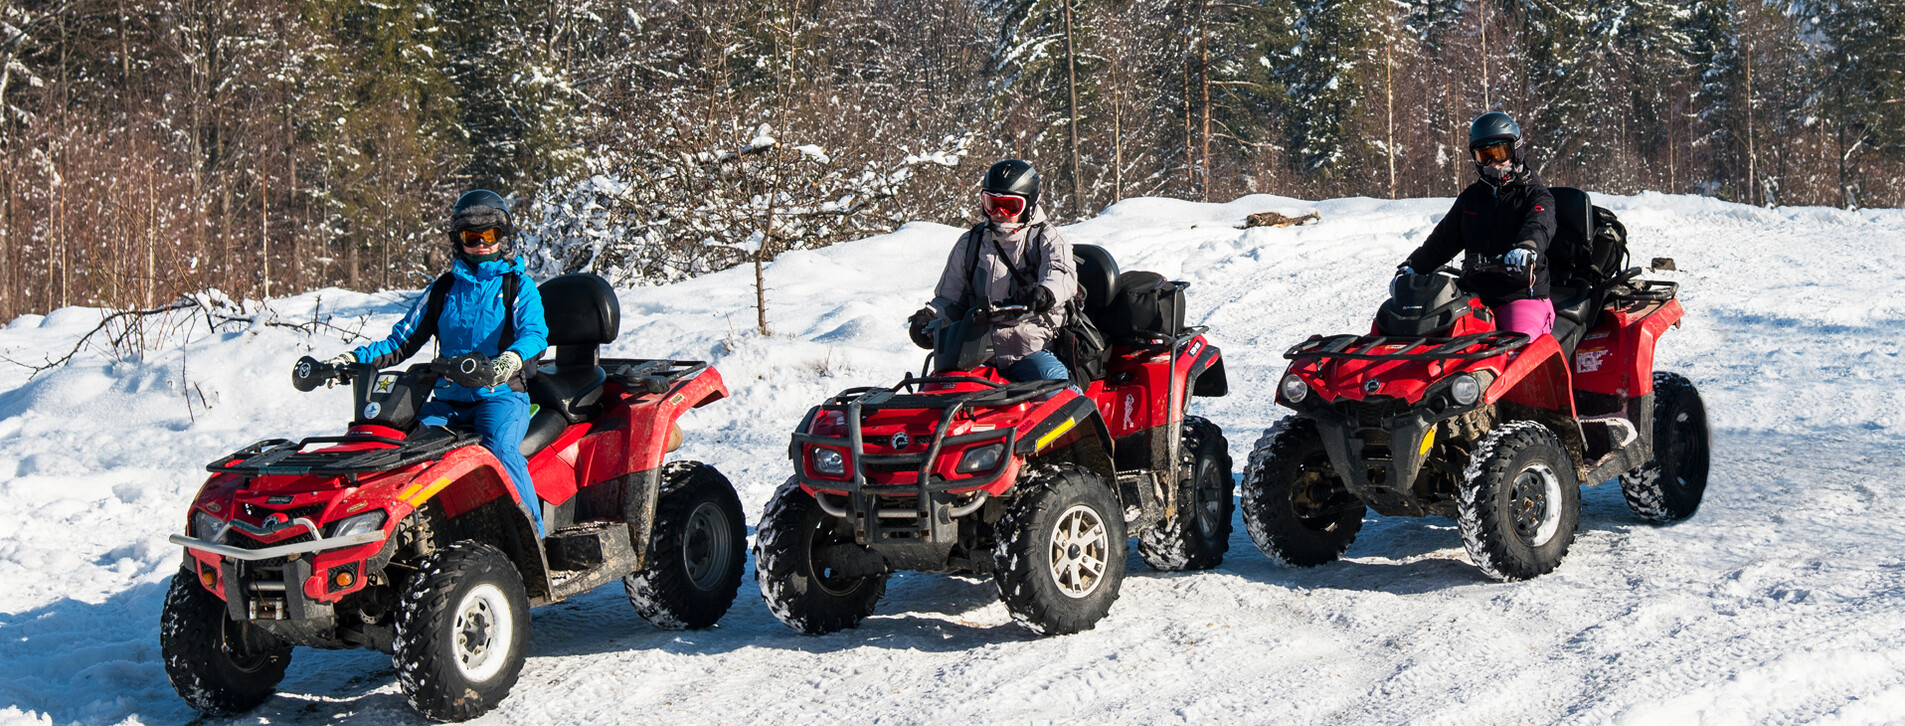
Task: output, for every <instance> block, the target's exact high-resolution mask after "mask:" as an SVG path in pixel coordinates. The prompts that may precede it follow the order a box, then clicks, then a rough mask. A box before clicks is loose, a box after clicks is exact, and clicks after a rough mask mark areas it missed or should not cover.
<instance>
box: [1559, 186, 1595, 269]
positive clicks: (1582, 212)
mask: <svg viewBox="0 0 1905 726" xmlns="http://www.w3.org/2000/svg"><path fill="white" fill-rule="evenodd" d="M1548 191H1549V192H1550V193H1552V194H1554V221H1555V230H1554V239H1553V240H1551V241H1549V243H1548V279H1550V280H1554V281H1556V282H1559V281H1562V280H1567V279H1569V278H1570V277H1572V276H1573V273H1574V268H1575V266H1576V265H1578V264H1581V258H1583V257H1585V256H1587V255H1589V254H1591V251H1592V249H1593V247H1591V246H1590V245H1591V242H1592V240H1593V239H1594V203H1593V202H1592V201H1590V200H1589V199H1588V193H1587V192H1584V191H1581V190H1579V189H1576V188H1574V187H1550V188H1549V189H1548Z"/></svg>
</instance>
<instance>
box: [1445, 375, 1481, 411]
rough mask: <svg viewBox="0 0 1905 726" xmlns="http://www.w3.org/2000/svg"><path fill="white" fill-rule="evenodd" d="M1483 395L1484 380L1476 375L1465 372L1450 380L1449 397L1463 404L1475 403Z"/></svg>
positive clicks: (1470, 404)
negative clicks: (1476, 378) (1478, 378)
mask: <svg viewBox="0 0 1905 726" xmlns="http://www.w3.org/2000/svg"><path fill="white" fill-rule="evenodd" d="M1481 397H1482V382H1481V381H1478V380H1475V376H1472V375H1469V374H1467V373H1463V374H1462V375H1459V376H1456V377H1455V379H1454V380H1452V381H1450V382H1449V398H1452V399H1455V402H1456V403H1457V404H1460V405H1463V406H1472V405H1475V402H1476V401H1478V400H1480V399H1481Z"/></svg>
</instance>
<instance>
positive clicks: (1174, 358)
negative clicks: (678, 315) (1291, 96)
mask: <svg viewBox="0 0 1905 726" xmlns="http://www.w3.org/2000/svg"><path fill="white" fill-rule="evenodd" d="M1074 250H1075V253H1076V256H1077V258H1078V269H1079V276H1080V283H1081V285H1082V286H1083V287H1084V289H1085V290H1086V298H1085V300H1086V305H1085V306H1084V308H1083V310H1084V312H1085V314H1086V315H1087V316H1089V317H1090V319H1092V320H1093V321H1094V323H1096V324H1097V325H1098V327H1099V328H1100V329H1101V330H1105V331H1106V332H1107V333H1109V334H1110V335H1109V337H1111V339H1112V340H1113V345H1112V346H1111V347H1110V350H1109V351H1108V352H1107V356H1108V360H1107V365H1106V366H1105V369H1104V370H1105V371H1106V375H1105V376H1104V378H1103V379H1102V380H1096V381H1090V382H1089V384H1088V385H1087V387H1086V388H1085V390H1084V392H1083V393H1080V392H1079V391H1078V389H1076V388H1074V387H1073V386H1072V384H1071V382H1070V381H1063V380H1054V381H1029V382H1020V383H1012V382H1008V381H1006V380H1005V379H1004V378H1002V377H1000V376H999V374H998V372H997V371H995V370H993V369H992V368H990V367H989V366H987V365H984V363H985V362H986V361H987V360H989V359H991V357H992V347H991V345H992V344H991V336H990V333H989V331H990V329H991V325H992V323H993V322H995V321H998V320H1005V319H1011V318H1015V317H1017V316H1021V315H1024V314H1025V312H1026V311H1025V309H1024V308H1023V307H1016V306H1014V307H1006V308H985V307H978V308H975V309H973V310H971V311H969V312H968V314H967V315H966V316H965V317H964V318H963V319H962V320H959V321H956V322H953V323H951V324H949V325H943V326H937V327H936V328H935V340H936V345H935V348H934V352H933V354H932V355H931V357H930V358H928V366H929V370H930V371H931V374H930V375H924V376H920V377H914V376H911V375H909V376H907V377H906V378H905V379H904V380H902V381H901V382H900V384H899V385H897V386H895V387H893V388H853V389H848V390H847V391H844V392H842V393H840V394H839V395H836V396H834V397H832V398H829V399H828V400H827V401H826V402H825V403H822V404H821V405H819V406H816V407H814V408H813V409H812V410H810V411H808V413H807V415H806V417H805V418H803V419H802V420H801V422H800V425H799V428H798V429H796V431H795V433H794V435H793V441H792V443H791V444H790V445H789V449H788V455H789V456H790V457H791V458H792V459H793V461H794V470H795V473H794V476H793V477H792V478H791V479H789V480H788V481H787V483H786V484H783V485H782V486H781V487H780V489H779V490H778V491H776V492H775V493H774V497H773V499H772V501H770V502H769V503H768V505H767V510H766V512H765V513H764V514H763V515H762V518H761V521H760V524H759V530H758V532H757V537H756V544H755V546H756V551H755V566H756V568H757V570H756V577H757V578H758V579H759V580H760V583H761V595H762V597H763V598H764V599H766V601H767V604H768V607H769V608H770V609H771V610H772V611H773V612H774V615H775V616H776V617H778V618H780V620H781V621H782V622H784V623H786V624H787V625H788V626H789V627H792V628H794V629H795V630H798V631H800V632H803V633H810V634H820V633H829V632H833V631H836V630H840V629H842V628H850V627H854V626H856V625H858V624H859V623H860V621H861V620H862V619H864V618H866V617H867V616H868V615H870V614H871V613H872V612H873V608H874V605H875V604H876V603H878V602H879V600H880V597H881V596H882V595H883V594H885V592H886V580H887V577H888V575H889V573H891V572H893V571H895V570H915V571H922V572H945V573H954V572H962V573H973V574H990V575H992V577H993V580H994V582H995V583H996V584H997V586H998V589H999V597H1000V599H1002V600H1004V601H1005V605H1006V608H1007V609H1008V610H1010V611H1011V613H1012V616H1013V618H1014V619H1016V620H1018V621H1019V622H1020V623H1022V624H1024V625H1025V626H1026V627H1028V628H1030V629H1032V630H1033V631H1035V632H1038V633H1045V634H1061V633H1073V632H1078V631H1081V630H1088V629H1090V628H1091V627H1092V626H1094V625H1096V624H1097V622H1098V621H1099V620H1100V619H1102V618H1103V617H1104V616H1105V614H1106V612H1107V611H1109V609H1110V608H1111V604H1112V602H1113V601H1115V600H1116V599H1117V598H1118V587H1119V584H1120V582H1121V581H1122V580H1123V578H1124V566H1125V542H1126V537H1127V535H1126V532H1127V531H1136V532H1138V533H1139V537H1140V540H1139V547H1138V549H1139V552H1140V553H1141V554H1142V555H1143V557H1144V559H1145V561H1146V562H1147V563H1149V564H1150V565H1151V566H1153V567H1155V568H1158V569H1161V570H1184V569H1206V568H1210V567H1215V566H1216V565H1217V564H1218V563H1219V562H1221V561H1222V560H1223V555H1224V551H1225V549H1226V548H1227V547H1228V540H1229V536H1230V513H1231V483H1232V481H1231V475H1230V457H1229V453H1228V450H1227V446H1226V444H1225V442H1224V437H1223V432H1221V431H1220V430H1218V428H1217V427H1216V426H1215V425H1212V424H1211V423H1210V422H1209V421H1206V420H1204V419H1201V418H1194V417H1193V418H1187V417H1185V416H1184V413H1183V412H1184V405H1185V403H1187V398H1186V394H1187V393H1188V394H1189V395H1197V396H1221V395H1224V393H1225V392H1226V383H1225V379H1224V371H1223V360H1222V358H1221V356H1220V353H1219V352H1218V350H1217V348H1216V347H1215V346H1212V345H1210V343H1209V342H1208V341H1206V340H1205V339H1204V336H1203V334H1202V333H1203V329H1202V328H1189V329H1185V328H1184V327H1183V325H1182V317H1181V316H1182V313H1181V310H1182V291H1183V288H1184V287H1185V286H1186V284H1185V283H1181V282H1164V281H1163V278H1161V277H1159V276H1157V275H1155V274H1153V273H1127V274H1126V275H1125V276H1123V278H1122V279H1121V278H1120V276H1119V274H1118V268H1117V263H1115V262H1114V261H1112V259H1111V256H1110V255H1109V254H1107V253H1105V252H1104V250H1102V249H1099V248H1096V247H1092V246H1089V245H1077V246H1075V247H1074ZM1114 289H1115V290H1117V291H1118V293H1119V294H1117V295H1114ZM1121 300H1122V301H1126V302H1124V303H1122V304H1123V305H1125V306H1126V308H1128V307H1130V306H1133V305H1139V304H1143V302H1142V301H1146V300H1148V301H1151V302H1153V303H1156V302H1157V301H1164V302H1165V306H1164V307H1167V308H1168V310H1166V312H1165V314H1163V315H1161V316H1158V315H1153V316H1150V317H1144V316H1142V315H1135V314H1131V313H1132V311H1131V310H1129V309H1124V308H1120V307H1119V305H1121V303H1120V302H1119V301H1121ZM1133 301H1136V302H1133ZM1140 312H1143V311H1140ZM1133 320H1146V321H1150V322H1148V323H1145V326H1146V329H1137V328H1134V327H1133V326H1132V325H1131V321H1133Z"/></svg>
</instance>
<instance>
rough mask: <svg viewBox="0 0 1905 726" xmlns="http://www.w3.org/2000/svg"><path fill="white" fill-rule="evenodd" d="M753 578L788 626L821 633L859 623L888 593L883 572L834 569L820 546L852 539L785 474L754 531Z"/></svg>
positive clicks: (797, 629) (770, 604)
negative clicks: (854, 572)
mask: <svg viewBox="0 0 1905 726" xmlns="http://www.w3.org/2000/svg"><path fill="white" fill-rule="evenodd" d="M754 539H755V545H754V579H756V580H758V581H760V585H761V599H762V600H765V601H766V602H767V609H768V610H770V611H772V612H773V613H774V617H776V618H779V619H780V621H781V622H782V623H785V624H786V625H787V627H790V628H793V629H794V630H796V631H799V632H801V633H805V634H807V635H824V634H826V633H832V632H836V631H839V630H843V629H846V628H852V627H857V626H859V625H860V621H862V620H865V619H866V617H867V616H868V615H872V614H873V607H874V606H875V605H877V604H879V602H880V598H881V597H883V596H885V595H886V578H887V576H886V574H884V573H882V574H878V575H867V576H865V577H844V576H840V575H837V574H834V573H833V572H832V571H831V570H830V569H829V568H828V567H827V565H826V562H824V561H823V558H822V557H821V554H820V553H821V551H823V550H824V549H825V548H827V547H830V546H833V545H838V544H852V543H853V534H852V533H851V532H848V531H845V528H844V523H843V522H841V521H840V520H838V519H835V518H834V517H832V516H830V515H828V514H827V513H826V512H823V511H821V510H820V504H819V503H818V502H815V501H814V497H813V495H811V494H808V493H807V492H805V491H803V490H801V488H800V482H799V481H798V480H795V479H788V480H787V482H786V483H784V484H781V486H780V489H778V490H776V491H775V492H774V498H773V499H771V500H768V502H767V511H765V512H763V513H761V521H760V524H759V525H758V528H757V529H756V532H755V538H754Z"/></svg>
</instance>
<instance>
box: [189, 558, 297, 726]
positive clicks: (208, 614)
mask: <svg viewBox="0 0 1905 726" xmlns="http://www.w3.org/2000/svg"><path fill="white" fill-rule="evenodd" d="M190 561H191V560H189V559H188V560H187V562H190ZM260 641H264V642H260ZM159 653H160V655H161V656H162V657H163V658H164V660H165V675H166V678H168V679H170V680H171V681H172V688H173V690H176V691H178V692H179V697H180V698H183V699H185V702H186V704H188V705H190V706H191V707H192V708H195V709H198V710H199V711H201V712H204V713H205V714H206V715H208V716H231V715H234V714H239V713H243V712H245V711H249V710H251V709H254V708H257V707H258V705H259V704H262V703H264V702H265V701H266V700H268V699H270V698H271V696H272V694H274V693H277V692H278V682H279V681H282V680H284V671H285V668H287V667H289V666H290V665H291V647H290V646H286V645H282V644H279V643H278V642H277V641H276V639H273V638H271V636H270V635H269V634H267V633H264V632H263V631H260V630H258V629H256V628H253V627H252V626H251V625H250V624H249V623H244V622H240V621H235V620H232V619H231V618H230V617H228V616H227V615H226V613H225V601H223V600H220V599H218V596H216V595H213V594H212V593H211V592H210V591H208V590H206V589H205V587H204V586H202V585H200V584H199V582H198V578H197V577H196V576H195V575H194V573H193V572H192V571H191V570H189V569H180V570H179V574H177V575H174V576H173V577H172V587H171V588H170V589H168V590H167V591H166V593H165V606H164V609H163V610H161V611H160V613H159Z"/></svg>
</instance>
